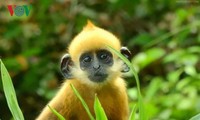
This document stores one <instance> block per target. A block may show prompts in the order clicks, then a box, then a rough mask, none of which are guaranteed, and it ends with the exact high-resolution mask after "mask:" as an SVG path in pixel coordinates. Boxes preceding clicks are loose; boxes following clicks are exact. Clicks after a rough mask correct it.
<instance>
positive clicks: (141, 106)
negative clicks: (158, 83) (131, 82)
mask: <svg viewBox="0 0 200 120" xmlns="http://www.w3.org/2000/svg"><path fill="white" fill-rule="evenodd" d="M107 47H108V48H109V49H110V50H111V51H112V52H113V53H115V54H116V55H117V56H118V57H120V58H121V59H122V60H123V61H124V62H125V63H126V64H127V65H128V67H129V68H130V71H131V72H132V74H133V76H134V77H135V80H136V85H137V90H138V103H139V117H140V120H147V114H146V111H145V107H144V102H143V98H142V95H141V91H140V82H139V78H138V75H137V73H136V71H135V69H134V68H133V66H132V63H130V62H129V60H128V59H127V58H126V57H125V56H123V55H122V54H121V53H119V52H118V51H117V50H115V49H114V48H112V47H110V46H107Z"/></svg>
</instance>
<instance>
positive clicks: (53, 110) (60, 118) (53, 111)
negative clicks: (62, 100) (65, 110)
mask: <svg viewBox="0 0 200 120" xmlns="http://www.w3.org/2000/svg"><path fill="white" fill-rule="evenodd" d="M48 107H49V109H50V110H51V111H52V113H54V114H55V115H56V116H57V117H58V118H59V120H65V118H64V117H63V116H62V115H61V114H60V113H58V112H57V111H56V110H55V109H53V108H52V107H50V106H49V105H48Z"/></svg>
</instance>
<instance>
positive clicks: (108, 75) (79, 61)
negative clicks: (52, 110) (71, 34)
mask: <svg viewBox="0 0 200 120" xmlns="http://www.w3.org/2000/svg"><path fill="white" fill-rule="evenodd" d="M108 45H109V46H111V47H112V48H114V49H115V50H117V51H119V52H121V53H122V54H123V55H124V56H125V57H127V58H129V57H130V52H129V50H128V49H127V48H126V47H121V44H120V41H119V39H118V38H117V37H115V36H114V35H113V34H112V33H110V32H108V31H106V30H104V29H102V28H99V27H97V26H95V25H93V24H92V23H91V22H90V21H88V23H87V25H86V26H85V27H84V29H83V30H82V31H81V32H80V33H79V34H78V35H77V36H76V37H75V38H74V39H73V40H72V42H71V44H70V46H69V47H68V52H69V53H68V54H65V55H64V56H63V57H62V59H61V72H62V74H63V75H64V77H65V78H67V79H78V80H80V81H82V82H83V83H92V84H96V83H98V84H101V83H105V82H108V81H111V80H114V79H115V78H116V77H119V76H120V75H121V72H128V71H129V68H128V66H127V65H125V63H124V62H123V61H122V60H121V59H120V58H119V57H118V56H117V55H115V54H114V53H112V52H111V51H110V50H109V49H108V48H107V46H108Z"/></svg>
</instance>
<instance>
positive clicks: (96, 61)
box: [79, 49, 113, 82]
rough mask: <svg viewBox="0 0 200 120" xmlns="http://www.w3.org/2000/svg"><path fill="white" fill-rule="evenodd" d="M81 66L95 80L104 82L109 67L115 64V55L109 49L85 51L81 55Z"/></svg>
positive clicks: (90, 78)
mask: <svg viewBox="0 0 200 120" xmlns="http://www.w3.org/2000/svg"><path fill="white" fill-rule="evenodd" d="M79 62H80V68H81V70H83V71H85V72H86V73H87V75H88V78H89V80H91V81H93V82H103V81H105V80H106V78H107V77H108V75H109V74H108V68H109V67H111V66H112V65H113V55H112V53H111V52H109V51H107V50H103V49H102V50H97V51H95V52H85V53H83V54H82V55H81V57H80V59H79Z"/></svg>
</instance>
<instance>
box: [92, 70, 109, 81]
mask: <svg viewBox="0 0 200 120" xmlns="http://www.w3.org/2000/svg"><path fill="white" fill-rule="evenodd" d="M88 77H89V79H90V80H91V81H93V82H103V81H105V80H106V78H107V77H108V75H107V74H103V73H98V72H97V73H95V74H93V75H90V76H88Z"/></svg>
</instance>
